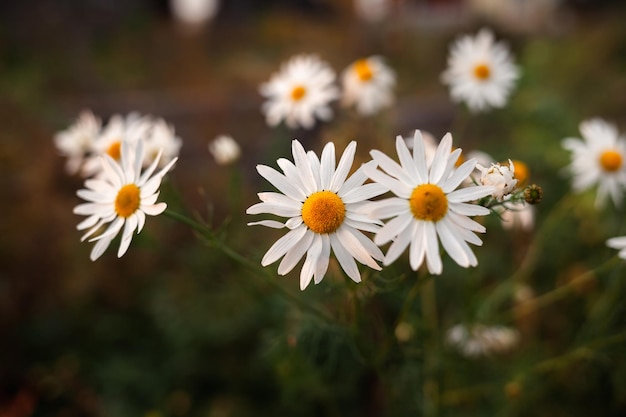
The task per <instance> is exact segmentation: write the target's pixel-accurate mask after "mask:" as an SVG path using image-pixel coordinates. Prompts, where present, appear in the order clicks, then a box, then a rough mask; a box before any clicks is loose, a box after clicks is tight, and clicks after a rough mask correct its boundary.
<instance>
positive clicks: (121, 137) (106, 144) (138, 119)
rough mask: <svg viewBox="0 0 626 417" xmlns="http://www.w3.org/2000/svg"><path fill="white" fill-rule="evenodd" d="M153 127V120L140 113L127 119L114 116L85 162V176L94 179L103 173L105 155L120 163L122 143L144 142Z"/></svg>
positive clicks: (131, 114) (126, 117)
mask: <svg viewBox="0 0 626 417" xmlns="http://www.w3.org/2000/svg"><path fill="white" fill-rule="evenodd" d="M151 127H152V121H151V119H150V118H149V117H147V116H141V115H139V114H138V113H134V112H133V113H129V114H128V115H126V116H125V117H122V116H121V115H119V114H116V115H113V116H112V117H111V119H110V120H109V121H108V123H107V124H106V126H105V127H104V128H103V130H102V132H100V135H99V136H98V137H97V138H96V140H95V141H93V143H92V146H91V151H90V154H91V156H90V157H89V158H87V160H86V161H85V165H84V167H83V175H84V176H85V177H92V176H94V175H98V174H99V173H101V168H102V163H101V162H100V157H101V156H102V155H104V154H107V155H109V156H110V157H111V158H113V160H115V161H118V162H119V161H120V160H121V151H122V142H123V141H127V142H133V143H136V142H138V141H140V140H144V139H145V137H146V136H147V135H148V133H149V131H150V128H151Z"/></svg>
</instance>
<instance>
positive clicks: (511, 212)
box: [494, 201, 535, 230]
mask: <svg viewBox="0 0 626 417" xmlns="http://www.w3.org/2000/svg"><path fill="white" fill-rule="evenodd" d="M494 209H495V210H496V211H497V212H498V215H499V216H500V220H501V221H502V227H503V228H504V229H507V230H511V229H519V230H532V229H533V227H535V208H534V207H533V206H532V205H531V204H528V203H527V202H525V201H516V202H514V203H512V202H510V201H507V202H506V203H505V204H504V206H498V207H495V208H494Z"/></svg>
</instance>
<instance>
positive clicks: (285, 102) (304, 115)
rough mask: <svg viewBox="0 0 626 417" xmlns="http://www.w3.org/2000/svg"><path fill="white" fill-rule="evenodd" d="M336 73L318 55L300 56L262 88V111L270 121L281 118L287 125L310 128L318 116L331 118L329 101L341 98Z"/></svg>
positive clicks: (325, 118) (284, 66) (271, 123)
mask: <svg viewBox="0 0 626 417" xmlns="http://www.w3.org/2000/svg"><path fill="white" fill-rule="evenodd" d="M335 77H336V76H335V72H334V71H333V70H332V68H331V67H330V66H329V65H328V64H327V63H326V62H324V61H322V60H321V59H319V58H318V57H317V56H316V55H297V56H295V57H293V58H291V59H290V60H289V61H288V62H287V63H285V64H283V65H282V66H281V69H280V71H279V72H277V73H275V74H274V75H272V77H271V78H270V80H269V81H268V82H266V83H263V84H262V85H261V87H260V89H259V91H260V93H261V95H262V96H264V97H265V98H267V101H266V102H265V103H263V107H262V111H263V113H264V114H265V117H266V120H267V123H268V124H269V125H270V126H276V125H277V124H279V123H280V122H281V121H282V120H284V121H285V123H286V124H287V126H288V127H290V128H292V129H295V128H298V127H303V128H305V129H310V128H312V127H313V125H314V124H315V118H318V119H320V120H330V119H331V118H332V116H333V112H332V109H331V107H330V105H329V104H330V102H331V101H333V100H336V99H337V98H339V89H338V88H337V86H336V85H335V84H334V83H335Z"/></svg>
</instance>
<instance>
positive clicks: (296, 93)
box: [291, 85, 306, 101]
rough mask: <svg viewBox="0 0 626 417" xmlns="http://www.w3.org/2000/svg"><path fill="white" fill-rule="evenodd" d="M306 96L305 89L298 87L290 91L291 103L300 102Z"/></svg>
mask: <svg viewBox="0 0 626 417" xmlns="http://www.w3.org/2000/svg"><path fill="white" fill-rule="evenodd" d="M305 95H306V88H304V87H302V86H301V85H298V86H296V87H294V88H293V90H291V99H292V100H293V101H300V100H302V98H303V97H304V96H305Z"/></svg>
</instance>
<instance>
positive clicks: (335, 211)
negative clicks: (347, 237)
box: [302, 191, 346, 234]
mask: <svg viewBox="0 0 626 417" xmlns="http://www.w3.org/2000/svg"><path fill="white" fill-rule="evenodd" d="M345 217H346V205H345V204H344V203H343V201H342V200H341V198H339V196H338V195H337V194H335V193H333V192H331V191H318V192H316V193H313V194H311V195H310V196H309V197H307V199H306V200H305V201H304V204H302V220H303V221H304V224H306V225H307V226H308V227H309V229H311V230H312V231H314V232H315V233H319V234H326V233H333V232H334V231H335V230H337V229H338V228H339V226H341V223H343V219H344V218H345Z"/></svg>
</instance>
